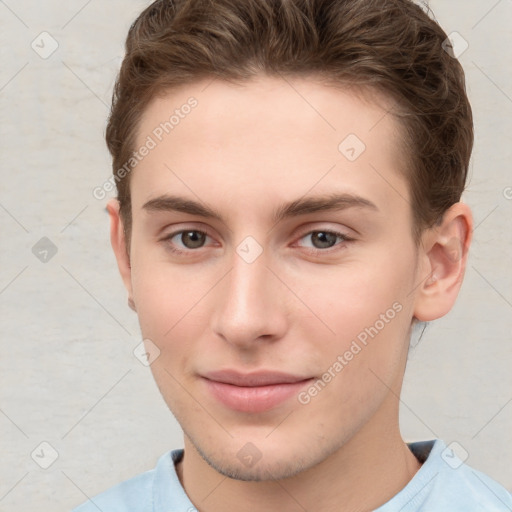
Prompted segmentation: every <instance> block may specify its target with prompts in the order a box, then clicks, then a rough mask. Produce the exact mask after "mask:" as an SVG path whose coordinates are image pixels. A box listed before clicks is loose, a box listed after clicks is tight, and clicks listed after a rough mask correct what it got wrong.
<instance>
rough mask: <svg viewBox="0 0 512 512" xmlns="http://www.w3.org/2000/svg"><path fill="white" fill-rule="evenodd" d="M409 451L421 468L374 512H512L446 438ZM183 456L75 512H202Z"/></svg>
mask: <svg viewBox="0 0 512 512" xmlns="http://www.w3.org/2000/svg"><path fill="white" fill-rule="evenodd" d="M408 446H409V449H410V450H411V451H412V452H413V453H414V455H415V456H416V458H417V459H418V460H419V461H420V462H421V463H422V466H421V468H420V469H419V470H418V471H417V472H416V474H415V475H414V477H413V478H412V479H411V480H410V481H409V483H408V484H407V485H406V486H405V487H404V488H403V489H402V490H401V491H400V492H399V493H398V494H396V495H395V496H394V497H393V498H391V500H389V501H388V502H387V503H385V504H384V505H382V506H380V507H379V508H377V509H376V510H375V511H374V512H477V511H478V512H510V511H512V495H511V494H510V493H509V492H508V491H507V490H506V489H505V488H504V487H502V486H501V485H500V484H498V483H497V482H496V481H494V480H492V479H491V478H489V477H488V476H486V475H484V474H483V473H481V472H480V471H477V470H475V469H473V468H471V467H470V466H468V465H467V464H465V463H463V461H462V460H461V459H460V458H459V457H458V456H457V455H456V454H455V453H454V451H453V449H452V448H450V447H447V446H446V444H445V443H444V442H443V441H442V440H441V439H433V440H430V441H420V442H414V443H408ZM450 446H451V445H450ZM182 457H183V449H177V450H172V451H170V452H168V453H166V454H164V455H162V456H161V457H160V458H159V459H158V463H157V465H156V467H155V468H154V469H152V470H150V471H146V472H145V473H141V474H140V475H138V476H135V477H133V478H131V479H129V480H126V481H125V482H122V483H120V484H118V485H116V486H114V487H112V488H111V489H109V490H107V491H105V492H103V493H101V494H99V495H98V496H96V497H95V498H92V499H91V500H89V501H87V502H86V503H84V504H82V505H81V506H79V507H78V508H75V509H74V510H73V511H72V512H98V510H100V511H101V512H197V510H196V508H195V507H194V505H193V504H192V502H191V501H190V499H189V498H188V496H187V494H186V493H185V490H184V489H183V487H182V486H181V483H180V481H179V478H178V475H177V473H176V469H175V463H176V462H179V461H180V460H181V459H182Z"/></svg>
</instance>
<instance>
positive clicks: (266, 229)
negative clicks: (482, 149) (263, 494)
mask: <svg viewBox="0 0 512 512" xmlns="http://www.w3.org/2000/svg"><path fill="white" fill-rule="evenodd" d="M446 38H447V36H446V34H445V33H444V32H443V30H442V29H441V28H440V27H439V25H438V24H437V23H436V22H435V21H433V20H432V19H431V18H430V17H429V16H428V14H427V13H425V12H424V11H423V10H422V9H421V8H420V7H418V6H417V5H415V4H414V3H412V2H411V1H409V0H386V1H383V2H375V1H374V0H344V1H337V2H333V1H327V0H302V1H300V0H296V1H285V0H279V1H275V2H267V1H266V0H247V1H244V2H238V1H235V0H215V1H212V0H208V1H206V0H205V1H202V0H193V1H185V0H183V1H174V2H170V1H165V2H164V1H156V2H154V3H153V4H151V5H150V6H149V7H148V8H147V9H146V10H145V11H144V12H143V13H142V14H141V15H140V16H139V18H138V19H137V20H136V21H135V23H134V24H133V25H132V27H131V29H130V31H129V34H128V39H127V42H126V56H125V58H124V61H123V64H122V67H121V71H120V73H119V76H118V79H117V82H116V86H115V91H114V97H113V105H112V111H111V115H110V118H109V123H108V127H107V134H106V138H107V144H108V147H109V150H110V152H111V154H112V158H113V172H114V177H115V180H116V183H117V188H118V197H117V199H116V200H113V201H111V202H110V203H109V212H110V215H111V238H112V245H113V248H114V251H115V253H116V257H117V261H118V264H119V269H120V272H121V275H122V277H123V280H124V283H125V285H126V288H127V290H128V294H129V301H130V304H131V306H132V308H133V309H134V310H136V312H137V314H138V317H139V322H140V326H141V331H142V335H143V337H144V338H145V339H146V340H147V341H146V343H148V345H151V347H150V348H151V350H150V351H152V350H155V348H154V347H156V351H157V353H158V354H159V356H158V357H157V358H156V359H155V360H154V362H153V363H152V365H151V368H152V371H153V375H154V377H155V379H156V382H157V384H158V386H159V388H160V390H161V392H162V395H163V397H164V399H165V401H166V402H167V404H168V405H169V407H170V409H171V410H172V412H173V413H174V414H175V416H176V417H177V419H178V421H179V422H180V424H181V426H182V428H183V430H184V432H185V435H186V436H187V438H188V439H190V441H191V443H192V444H193V445H194V447H195V448H196V449H197V451H198V452H199V453H200V454H201V455H202V456H203V458H204V459H205V460H206V461H207V462H208V463H209V464H210V465H211V466H212V467H214V468H216V469H217V470H219V471H220V472H222V473H224V474H227V475H229V476H233V477H236V478H240V479H254V480H261V479H268V478H270V477H269V475H272V477H273V478H277V477H283V476H290V475H292V474H294V473H296V472H298V471H301V470H304V469H306V468H308V467H311V466H313V465H315V464H317V463H319V462H320V461H322V460H325V459H326V458H327V457H329V455H331V454H333V453H334V452H335V451H336V450H338V449H340V448H341V447H343V446H344V445H347V444H348V443H349V442H351V440H353V439H356V438H357V437H358V436H359V437H360V438H366V439H371V438H372V436H378V435H379V433H381V432H382V431H381V430H380V429H384V430H386V429H387V428H390V426H391V425H392V424H393V422H394V421H396V418H397V411H398V403H397V400H396V396H397V394H399V392H400V387H401V383H402V379H403V372H404V368H405V361H406V355H407V349H408V344H409V337H410V333H411V327H412V326H413V325H414V323H415V322H428V321H431V320H434V319H436V318H439V317H441V316H444V315H445V314H446V313H447V312H448V311H449V310H450V309H451V307H452V305H453V303H454V301H455V299H456V296H457V294H458V291H459V288H460V285H461V282H462V278H463V274H464V269H465V263H466V258H467V251H468V248H469V244H470V241H471V230H472V220H471V214H470V211H469V209H468V207H467V206H466V205H464V204H463V203H461V202H460V197H461V194H462V192H463V190H464V186H465V183H466V177H467V170H468V165H469V159H470V155H471V149H472V143H473V129H472V117H471V109H470V106H469V102H468V99H467V97H466V93H465V85H464V74H463V71H462V68H461V66H460V64H459V63H458V61H457V60H456V59H454V58H453V57H452V56H450V55H449V54H448V53H447V52H445V51H444V50H443V42H444V41H445V39H446ZM120 170H122V172H120ZM226 369H229V370H233V369H234V370H236V371H237V372H238V373H240V374H243V375H249V374H253V373H254V372H257V371H260V370H271V371H273V372H277V371H280V372H285V373H287V374H288V375H291V376H293V378H295V379H296V380H299V381H301V382H302V381H303V384H301V383H300V382H299V383H298V384H297V385H296V386H295V387H293V390H292V391H293V394H294V396H293V397H292V398H286V399H285V400H277V401H272V400H271V401H270V402H272V403H270V402H268V403H266V402H265V401H264V400H263V403H260V405H261V407H259V408H258V407H256V409H257V410H256V409H255V408H254V407H252V406H251V405H250V403H253V402H254V400H252V399H251V400H247V401H246V403H245V406H244V405H243V402H244V400H243V397H242V398H240V397H239V398H238V399H237V400H235V401H236V404H237V405H236V404H235V406H233V403H231V402H230V403H226V401H225V400H222V399H221V400H219V398H218V396H219V393H218V392H219V390H218V389H217V388H215V386H216V384H215V377H216V375H217V374H216V373H215V372H218V371H220V370H226ZM217 377H218V375H217ZM212 382H213V384H212ZM212 386H213V387H212ZM290 389H291V388H290ZM220 394H222V390H221V392H220ZM251 396H252V395H251ZM228 402H229V400H228ZM284 418H286V420H284ZM278 424H279V427H278V428H276V425H278ZM270 432H271V434H270ZM247 443H250V445H247ZM305 444H309V446H312V447H313V446H314V447H315V448H314V449H312V450H310V451H309V452H308V453H307V454H301V455H297V454H298V453H300V451H299V447H300V446H303V445H305ZM247 446H250V448H247ZM244 449H245V450H248V449H249V450H256V451H257V453H259V456H261V459H259V462H258V463H257V464H252V465H248V464H245V463H244V458H243V453H244V452H243V450H244ZM240 450H242V451H240ZM240 453H242V456H241V455H240ZM259 456H258V458H259Z"/></svg>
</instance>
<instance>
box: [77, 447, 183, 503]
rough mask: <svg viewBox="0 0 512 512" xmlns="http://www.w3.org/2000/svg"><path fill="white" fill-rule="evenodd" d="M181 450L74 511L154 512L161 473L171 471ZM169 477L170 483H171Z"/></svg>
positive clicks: (166, 456)
mask: <svg viewBox="0 0 512 512" xmlns="http://www.w3.org/2000/svg"><path fill="white" fill-rule="evenodd" d="M180 451H181V450H174V451H170V452H167V453H165V454H164V455H162V456H161V457H160V458H159V460H158V464H157V466H156V467H155V468H153V469H151V470H149V471H145V472H144V473H140V474H139V475H137V476H134V477H133V478H130V479H128V480H125V481H124V482H121V483H119V484H117V485H115V486H114V487H111V488H110V489H108V490H106V491H104V492H102V493H100V494H98V495H96V496H94V497H93V498H90V499H89V500H87V501H86V502H85V503H83V504H81V505H80V506H78V507H76V508H75V509H73V510H72V512H98V510H102V511H103V510H104V511H105V512H107V511H108V512H129V511H133V510H137V512H152V511H153V510H154V499H155V493H156V492H158V489H157V486H156V485H155V484H156V483H157V482H158V480H159V474H160V473H162V469H163V468H166V469H167V471H165V472H166V473H170V467H171V466H172V465H173V459H175V458H176V457H178V456H179V454H180ZM170 480H171V479H170V478H169V483H170Z"/></svg>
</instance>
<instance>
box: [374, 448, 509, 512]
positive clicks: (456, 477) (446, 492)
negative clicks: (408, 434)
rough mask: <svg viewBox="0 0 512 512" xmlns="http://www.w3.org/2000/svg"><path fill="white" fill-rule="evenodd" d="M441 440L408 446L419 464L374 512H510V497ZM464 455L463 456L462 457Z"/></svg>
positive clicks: (497, 484)
mask: <svg viewBox="0 0 512 512" xmlns="http://www.w3.org/2000/svg"><path fill="white" fill-rule="evenodd" d="M454 447H455V448H457V447H456V445H455V443H454V444H453V445H452V444H450V445H449V446H446V444H445V443H444V442H443V441H442V440H441V439H435V440H431V441H422V442H417V443H409V448H410V449H411V451H412V452H413V453H414V454H415V455H416V457H417V458H418V459H419V460H420V461H422V463H423V464H422V466H421V468H420V469H419V471H418V472H417V473H416V474H415V475H414V477H413V478H412V480H411V481H410V482H409V483H408V484H407V485H406V486H405V488H404V489H402V491H400V492H399V493H398V494H397V495H396V496H395V497H394V498H393V499H392V500H390V501H389V502H388V503H386V504H385V505H383V506H382V507H380V508H379V509H377V510H378V512H392V511H393V512H396V510H400V511H401V512H445V511H447V510H449V511H450V512H507V511H508V512H510V511H512V495H511V494H510V493H509V492H508V491H507V490H506V489H505V488H504V487H503V486H502V485H500V484H499V483H498V482H496V481H495V480H493V479H492V478H490V477H489V476H487V475H485V474H484V473H482V472H480V471H478V470H476V469H474V468H472V467H471V466H469V465H467V464H465V462H464V460H465V459H466V457H464V456H462V455H461V456H462V458H460V457H459V456H458V455H457V454H456V453H455V451H454V449H453V448H454ZM466 455H467V454H466Z"/></svg>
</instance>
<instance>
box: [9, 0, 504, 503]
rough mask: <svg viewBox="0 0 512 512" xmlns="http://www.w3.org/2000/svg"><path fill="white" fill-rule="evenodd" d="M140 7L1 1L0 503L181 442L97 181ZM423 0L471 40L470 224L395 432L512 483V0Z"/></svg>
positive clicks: (72, 483) (82, 492)
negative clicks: (448, 296) (460, 280)
mask: <svg viewBox="0 0 512 512" xmlns="http://www.w3.org/2000/svg"><path fill="white" fill-rule="evenodd" d="M146 5H148V2H145V1H141V0H125V1H121V0H109V1H103V2H100V1H99V0H90V1H85V0H71V1H68V2H62V1H57V0H48V1H41V2H29V1H17V2H16V1H14V0H6V1H0V24H1V26H0V34H1V36H0V37H1V41H0V42H1V45H0V48H1V50H0V51H1V66H0V102H1V103H0V105H1V110H0V123H1V124H0V126H1V128H0V130H1V131H0V147H1V160H0V165H1V173H2V175H1V189H0V223H1V229H0V236H1V241H2V251H1V252H0V308H1V332H2V338H1V340H2V341H1V358H0V432H1V433H2V434H1V437H0V450H1V454H2V464H1V465H0V511H2V512H4V511H13V510H16V511H28V510H33V509H34V508H35V507H37V509H38V510H40V511H53V512H63V511H68V510H70V509H71V508H72V507H74V506H76V505H77V504H79V503H81V502H83V501H85V500H86V499H87V497H88V496H94V495H95V494H97V493H99V492H100V491H102V490H104V489H106V488H108V487H110V486H112V485H114V484H116V483H118V482H120V481H121V480H124V479H127V478H129V477H131V476H133V475H135V474H137V473H140V472H141V471H144V470H146V469H149V468H152V467H153V466H154V464H155V462H156V459H157V458H158V456H159V455H161V454H162V453H164V452H165V451H167V450H169V449H171V448H177V447H180V446H182V438H181V431H180V428H179V426H178V425H177V424H176V422H175V420H174V418H173V417H172V415H171V413H170V412H169V411H168V410H167V408H166V406H165V404H164V402H163V400H162V399H161V397H160V395H159V392H158V390H157V388H156V385H155V384H154V383H153V380H152V376H151V374H150V370H149V368H147V367H145V366H143V365H142V364H141V363H140V362H139V361H138V360H137V359H136V358H135V357H134V355H133V350H134V348H135V347H136V346H137V345H138V344H139V343H140V341H141V340H140V333H139V329H138V323H137V319H136V316H135V313H133V312H132V311H131V310H130V309H129V308H128V306H127V305H126V294H125V291H124V288H123V286H122V283H121V279H120V277H119V275H118V271H117V267H116V265H115V260H114V257H113V254H112V252H111V249H110V243H109V239H108V222H107V221H108V216H107V214H106V212H105V209H104V206H105V202H106V201H98V200H96V199H95V198H94V197H93V195H92V190H93V189H94V187H96V186H100V185H101V184H102V183H103V182H104V181H105V180H106V179H107V178H108V177H109V176H110V172H111V171H110V159H109V155H108V153H107V150H106V148H105V144H104V140H103V134H104V129H105V123H106V117H107V114H108V109H109V102H110V98H111V91H112V86H113V82H114V78H115V73H116V71H117V69H118V67H119V64H120V61H121V58H122V55H123V44H124V38H125V36H126V33H127V30H128V28H129V25H130V23H131V22H132V21H133V20H134V19H135V17H136V15H137V14H138V13H139V12H140V10H141V9H142V8H143V7H145V6H146ZM430 5H431V7H432V8H433V10H434V12H435V14H436V17H437V19H438V21H439V22H440V23H441V25H442V26H443V28H444V29H445V31H446V32H447V33H448V34H450V33H452V32H454V31H456V32H458V33H459V34H460V35H461V36H462V37H463V38H464V39H465V40H466V41H467V43H468V44H469V47H468V48H467V50H466V51H465V52H464V53H463V54H462V55H461V57H460V60H461V62H462V64H463V66H464V68H465V70H466V74H467V83H468V94H469V96H470V100H471V102H472V105H473V110H474V116H475V129H476V141H475V150H474V154H473V159H472V164H471V176H470V182H469V185H468V188H467V191H466V192H465V194H464V197H463V200H464V201H466V202H467V203H469V205H470V206H471V207H472V210H473V213H474V218H475V226H476V228H475V232H474V241H473V245H472V250H471V254H470V259H469V265H468V269H467V273H466V279H465V282H464V285H463V288H462V291H461V294H460V297H459V300H458V302H457V305H456V306H455V308H454V309H453V310H452V312H451V313H450V314H449V315H447V316H446V317H445V318H443V319H441V320H439V321H437V322H436V323H434V324H432V325H430V326H429V328H428V329H427V331H426V332H425V334H424V336H423V338H422V340H421V342H420V343H419V344H417V345H416V343H415V341H414V340H413V345H416V346H414V348H413V350H412V351H411V354H410V357H409V365H408V369H407V372H406V376H405V383H404V391H403V395H402V408H401V426H402V433H403V436H404V439H405V440H407V441H413V440H419V439H431V438H434V437H440V438H442V439H444V440H445V441H446V442H447V443H452V442H457V443H459V445H460V447H459V446H458V445H453V446H455V448H456V451H457V450H459V452H460V450H461V447H462V449H463V450H465V452H467V455H468V459H467V463H468V464H470V465H471V466H473V467H475V468H477V469H480V470H482V471H484V472H485V473H487V474H489V475H490V476H491V477H493V478H494V479H496V480H497V481H498V482H500V483H501V484H503V485H504V486H505V487H507V488H508V489H509V490H511V489H512V464H511V461H512V428H511V425H512V376H511V373H512V372H511V368H512V364H511V363H512V350H511V343H512V336H511V335H512V271H511V265H510V261H511V249H512V230H511V219H512V199H511V198H512V188H510V187H512V174H511V171H510V162H511V161H512V158H511V157H512V149H511V148H512V144H511V135H510V134H511V133H512V121H511V119H512V72H511V69H512V68H511V64H512V59H511V56H512V55H511V48H512V30H511V28H510V27H512V0H500V1H496V0H489V1H481V0H471V1H468V0H445V1H441V0H436V1H431V2H430ZM42 32H48V33H49V36H48V35H44V34H43V35H40V34H41V33H42ZM53 41H56V43H53ZM52 44H58V47H57V48H56V50H55V51H54V53H53V54H51V55H50V56H48V55H46V54H45V52H49V51H50V50H51V49H52V46H51V45H52ZM33 47H34V48H33ZM41 54H42V55H41ZM43 57H45V58H43ZM43 237H47V238H48V239H49V240H50V241H51V244H50V242H48V241H47V242H40V240H41V239H42V238H43ZM38 242H39V244H43V245H37V246H36V249H38V250H34V252H35V253H36V254H34V252H33V247H34V246H35V245H36V244H37V243H38ZM45 243H46V245H44V244H45ZM48 244H50V245H48ZM41 247H42V248H41ZM52 247H54V249H53V251H55V249H56V250H57V252H56V254H55V255H53V254H52V249H51V248H52ZM44 250H47V251H49V252H47V253H42V252H41V251H44ZM37 254H38V255H39V258H43V260H44V258H45V257H46V258H47V260H48V261H46V262H45V261H41V260H40V259H39V258H38V257H36V255H37ZM45 255H46V256H45ZM43 442H44V443H48V444H43V445H41V443H43ZM462 453H463V452H462ZM55 457H57V458H56V460H55V461H54V462H53V464H52V465H51V466H49V467H48V468H47V469H43V468H42V467H40V466H41V465H43V466H44V465H46V464H48V463H50V462H52V460H53V459H54V458H55Z"/></svg>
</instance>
